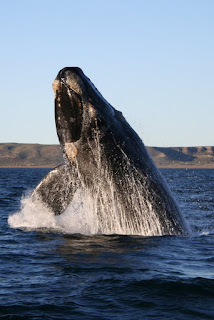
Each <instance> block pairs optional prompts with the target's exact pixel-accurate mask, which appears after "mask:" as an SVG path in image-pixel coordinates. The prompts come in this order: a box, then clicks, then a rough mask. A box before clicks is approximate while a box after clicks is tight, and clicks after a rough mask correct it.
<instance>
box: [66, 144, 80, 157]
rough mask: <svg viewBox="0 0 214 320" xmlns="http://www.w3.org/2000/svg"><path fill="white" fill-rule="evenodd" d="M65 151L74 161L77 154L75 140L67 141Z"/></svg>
mask: <svg viewBox="0 0 214 320" xmlns="http://www.w3.org/2000/svg"><path fill="white" fill-rule="evenodd" d="M65 152H66V154H67V156H68V159H71V160H72V161H73V160H74V159H75V158H76V156H77V148H76V147H75V145H74V143H73V142H66V143H65Z"/></svg>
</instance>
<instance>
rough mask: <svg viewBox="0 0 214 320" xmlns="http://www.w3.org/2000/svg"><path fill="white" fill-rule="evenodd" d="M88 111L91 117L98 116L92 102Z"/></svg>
mask: <svg viewBox="0 0 214 320" xmlns="http://www.w3.org/2000/svg"><path fill="white" fill-rule="evenodd" d="M88 113H89V115H90V117H92V118H95V117H96V111H95V109H94V108H93V106H92V104H90V103H89V104H88Z"/></svg>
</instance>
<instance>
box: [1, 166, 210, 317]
mask: <svg viewBox="0 0 214 320" xmlns="http://www.w3.org/2000/svg"><path fill="white" fill-rule="evenodd" d="M48 171H49V169H0V217H1V218H0V224H1V225H0V246H1V251H0V319H30V320H32V319H45V320H49V319H50V320H52V319H63V320H66V319H106V320H109V319H121V320H122V319H123V320H129V319H130V320H131V319H134V320H138V319H158V320H159V319H170V320H172V319H182V320H185V319H214V170H212V169H207V170H202V169H195V170H193V169H188V170H185V169H164V170H163V169H162V170H161V172H162V174H163V175H164V176H165V179H166V180H167V182H168V184H169V186H170V187H171V190H172V191H173V193H174V195H175V197H176V199H177V202H178V203H179V206H180V208H181V210H182V212H183V213H184V215H185V217H186V220H187V221H188V223H189V225H190V227H191V230H192V234H191V236H190V237H176V236H163V237H142V236H128V235H116V234H114V235H93V236H92V235H91V236H90V235H81V234H69V233H61V232H59V231H57V229H56V230H54V228H50V229H47V228H45V227H44V228H39V229H38V228H35V229H34V227H33V226H34V222H33V220H34V218H35V219H36V218H37V217H34V216H33V215H32V218H31V219H32V228H14V227H11V225H10V224H9V223H8V217H9V216H11V215H12V214H14V213H15V212H18V211H20V209H21V208H20V206H21V204H22V203H23V199H24V198H25V196H26V195H27V194H29V193H30V191H31V190H33V188H34V187H35V186H36V184H37V183H38V182H39V180H40V179H41V178H42V177H43V176H44V175H45V174H46V173H47V172H48ZM21 199H22V201H21ZM28 225H29V221H28Z"/></svg>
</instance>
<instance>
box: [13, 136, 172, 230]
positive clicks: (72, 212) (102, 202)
mask: <svg viewBox="0 0 214 320" xmlns="http://www.w3.org/2000/svg"><path fill="white" fill-rule="evenodd" d="M92 143H93V144H91V142H90V141H88V147H89V148H90V149H91V153H92V156H93V163H94V164H95V165H94V167H93V168H89V169H90V170H91V171H92V172H93V175H92V173H91V175H92V179H91V181H92V184H90V185H89V184H87V183H85V180H84V178H83V177H82V174H81V172H80V170H79V163H78V161H77V160H75V161H76V163H75V168H76V169H75V170H76V171H77V172H76V173H77V177H78V179H79V181H80V183H79V186H78V189H77V191H76V192H75V194H74V196H73V199H72V201H71V203H70V205H69V206H68V208H67V209H66V210H65V211H64V213H63V214H61V215H60V216H55V215H54V213H53V212H52V211H51V210H50V209H49V208H48V207H46V206H45V204H44V203H43V202H42V201H40V198H39V196H38V197H37V199H36V200H35V197H34V198H32V197H26V198H24V199H22V201H21V210H20V211H19V212H17V213H15V214H13V215H11V216H10V217H9V219H8V223H9V225H10V226H11V227H12V228H28V229H38V228H47V229H51V230H52V229H54V230H56V231H59V232H63V233H82V234H129V235H142V236H160V235H164V234H176V232H177V231H175V230H174V226H175V223H176V222H175V221H173V222H172V221H171V220H173V219H169V218H168V217H167V212H166V210H167V209H164V210H163V208H164V206H163V207H162V209H160V210H161V212H159V211H158V210H157V199H159V195H156V193H155V190H153V189H150V190H148V189H149V187H148V183H147V180H148V179H147V177H146V176H143V175H142V173H141V172H139V171H138V170H137V169H136V168H134V167H133V166H131V164H130V161H129V159H128V157H127V156H126V155H125V154H123V156H122V159H123V163H119V164H118V166H120V170H121V172H122V174H121V176H122V177H121V178H118V179H117V181H116V182H115V180H116V178H115V176H113V172H111V170H110V169H109V166H108V161H107V159H106V158H105V157H104V156H103V155H104V152H103V150H102V147H101V144H100V136H99V132H97V133H96V134H95V136H94V139H93V141H92ZM118 148H119V147H118ZM120 151H121V153H123V151H122V150H121V149H120ZM67 161H68V160H67ZM157 174H158V172H157ZM158 179H159V177H158ZM71 180H72V177H71ZM70 185H72V181H71V183H70ZM68 186H69V183H68V181H65V188H68ZM56 188H57V181H56ZM56 190H58V189H56ZM153 199H156V200H153ZM158 201H161V200H158ZM164 201H165V202H166V199H164ZM169 203H170V201H169ZM53 205H54V199H53ZM166 206H167V203H166Z"/></svg>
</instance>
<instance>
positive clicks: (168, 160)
mask: <svg viewBox="0 0 214 320" xmlns="http://www.w3.org/2000/svg"><path fill="white" fill-rule="evenodd" d="M147 149H148V151H149V153H150V155H151V157H152V158H153V160H154V161H155V163H156V165H157V166H158V167H161V168H214V147H169V148H161V147H147ZM62 162H63V160H62V152H61V149H60V146H59V145H41V144H22V143H0V167H55V166H57V165H58V164H60V163H62Z"/></svg>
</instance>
